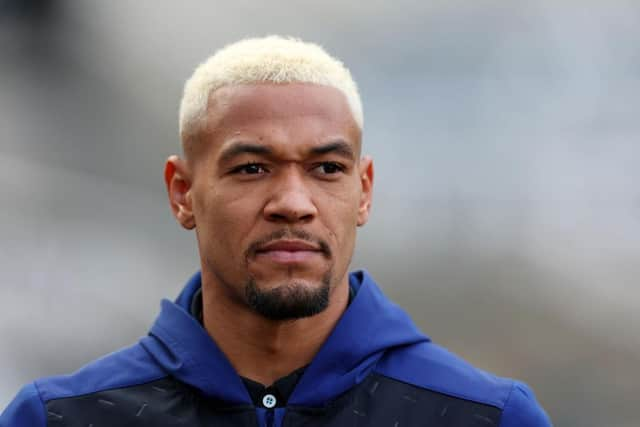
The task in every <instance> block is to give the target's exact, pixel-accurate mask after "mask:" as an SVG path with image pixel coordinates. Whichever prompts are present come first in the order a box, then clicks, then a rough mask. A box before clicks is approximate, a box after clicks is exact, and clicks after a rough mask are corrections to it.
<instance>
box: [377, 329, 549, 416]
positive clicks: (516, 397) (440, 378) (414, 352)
mask: <svg viewBox="0 0 640 427" xmlns="http://www.w3.org/2000/svg"><path fill="white" fill-rule="evenodd" d="M375 371H376V372H377V373H379V374H381V375H384V376H386V377H389V378H393V379H395V380H397V381H402V382H404V383H408V384H411V385H413V386H416V387H419V388H423V389H427V390H430V391H434V392H437V393H441V394H444V395H447V396H451V397H454V398H458V399H464V400H467V401H471V402H476V403H480V404H484V405H489V406H493V407H495V408H498V409H499V410H500V411H501V412H502V415H501V417H500V418H501V423H500V426H501V427H512V426H522V427H546V426H551V423H550V422H549V420H548V418H547V416H546V414H545V413H544V410H543V409H542V408H541V407H540V405H539V404H538V402H537V401H536V399H535V396H534V394H533V392H532V391H531V389H530V388H529V387H528V386H527V385H525V384H523V383H521V382H518V381H515V380H512V379H510V378H503V377H499V376H496V375H493V374H491V373H489V372H486V371H483V370H482V369H479V368H476V367H475V366H473V365H471V364H470V363H469V362H467V361H465V360H464V359H462V358H461V357H459V356H457V355H456V354H454V353H452V352H450V351H448V350H447V349H445V348H443V347H441V346H439V345H437V344H435V343H433V342H430V341H429V342H422V343H418V344H415V345H410V346H405V347H399V348H394V349H391V350H389V351H388V352H387V353H386V354H385V355H384V356H383V358H382V359H381V360H380V362H379V363H378V365H377V366H376V369H375Z"/></svg>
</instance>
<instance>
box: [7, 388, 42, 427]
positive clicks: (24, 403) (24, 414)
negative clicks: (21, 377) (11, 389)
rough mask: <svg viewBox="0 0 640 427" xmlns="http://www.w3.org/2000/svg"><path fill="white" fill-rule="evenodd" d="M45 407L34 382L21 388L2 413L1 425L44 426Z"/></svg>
mask: <svg viewBox="0 0 640 427" xmlns="http://www.w3.org/2000/svg"><path fill="white" fill-rule="evenodd" d="M45 425H46V415H45V408H44V405H43V403H42V400H41V399H40V394H39V393H38V389H37V388H36V385H35V384H34V383H31V384H28V385H26V386H24V387H23V388H22V390H20V392H19V393H18V394H17V395H16V397H15V398H14V399H13V401H11V403H9V406H7V408H6V409H5V410H4V412H2V414H0V427H44V426H45Z"/></svg>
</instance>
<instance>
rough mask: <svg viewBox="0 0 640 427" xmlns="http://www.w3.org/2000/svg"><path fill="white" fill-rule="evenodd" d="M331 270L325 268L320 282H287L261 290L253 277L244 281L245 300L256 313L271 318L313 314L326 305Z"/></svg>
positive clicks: (278, 318) (293, 318)
mask: <svg viewBox="0 0 640 427" xmlns="http://www.w3.org/2000/svg"><path fill="white" fill-rule="evenodd" d="M331 277H332V272H331V270H329V271H327V272H326V273H325V274H324V276H323V277H322V280H321V282H320V285H319V286H313V287H311V286H308V285H305V284H304V283H296V282H293V283H286V284H282V285H280V286H276V287H275V288H272V289H268V290H262V289H260V288H259V286H258V285H257V283H256V281H255V279H254V278H249V280H248V281H247V283H246V284H245V287H244V291H245V302H246V303H247V305H248V306H249V307H250V308H251V309H252V310H254V311H255V312H256V313H258V314H260V315H262V316H264V317H266V318H267V319H270V320H295V319H301V318H304V317H310V316H314V315H316V314H319V313H321V312H323V311H324V310H325V309H326V308H327V307H328V306H329V294H330V291H331Z"/></svg>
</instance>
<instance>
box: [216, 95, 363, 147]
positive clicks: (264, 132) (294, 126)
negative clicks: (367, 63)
mask: <svg viewBox="0 0 640 427" xmlns="http://www.w3.org/2000/svg"><path fill="white" fill-rule="evenodd" d="M206 135H207V136H208V138H207V139H213V140H214V141H215V142H224V141H225V140H227V139H229V138H231V137H249V138H251V139H259V140H260V141H263V142H278V141H291V139H292V138H294V139H296V141H300V142H313V141H316V140H317V141H318V142H319V143H320V142H322V140H324V139H327V138H341V139H344V140H345V141H347V142H349V143H353V144H354V147H355V148H356V149H358V150H359V144H360V130H359V128H358V126H357V124H356V122H355V120H354V118H353V114H352V112H351V109H350V108H349V105H348V103H347V100H346V97H345V96H344V94H343V93H342V92H340V91H339V90H338V89H335V88H333V87H329V86H321V85H315V84H309V83H287V84H275V83H258V84H243V85H234V86H226V87H222V88H220V89H218V90H216V91H215V92H213V93H212V94H211V96H210V99H209V105H208V108H207V124H206ZM215 145H219V144H215Z"/></svg>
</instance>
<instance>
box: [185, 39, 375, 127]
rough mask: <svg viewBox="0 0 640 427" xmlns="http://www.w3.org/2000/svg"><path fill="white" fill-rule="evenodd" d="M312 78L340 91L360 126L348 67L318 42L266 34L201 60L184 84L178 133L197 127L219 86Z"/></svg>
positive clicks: (308, 80) (358, 105)
mask: <svg viewBox="0 0 640 427" xmlns="http://www.w3.org/2000/svg"><path fill="white" fill-rule="evenodd" d="M259 82H272V83H313V84H319V85H324V86H331V87H334V88H336V89H338V90H339V91H341V92H342V93H343V94H344V95H345V97H346V99H347V102H348V104H349V107H350V109H351V112H352V114H353V118H354V119H355V121H356V123H357V124H358V127H359V128H360V129H361V130H362V126H363V122H364V118H363V113H362V102H361V101H360V95H359V94H358V88H357V86H356V83H355V82H354V81H353V79H352V78H351V73H350V72H349V70H348V69H347V68H346V67H345V66H344V65H343V64H342V62H340V61H339V60H337V59H336V58H334V57H332V56H331V55H329V54H328V53H327V52H326V51H325V50H324V49H323V48H322V47H320V46H319V45H317V44H314V43H307V42H303V41H302V40H299V39H294V38H288V37H281V36H267V37H262V38H250V39H244V40H240V41H238V42H236V43H233V44H230V45H228V46H225V47H224V48H222V49H220V50H219V51H217V52H216V53H215V54H214V55H213V56H211V57H209V59H207V60H206V61H205V62H203V63H202V64H200V65H199V66H198V67H197V68H196V69H195V71H194V73H193V75H192V76H191V78H189V80H187V82H186V83H185V85H184V92H183V95H182V101H181V103H180V136H181V137H182V138H183V139H184V138H185V137H186V136H188V135H192V134H194V133H195V132H197V131H198V129H199V125H201V122H202V121H204V119H205V117H206V111H207V106H208V102H209V96H210V95H211V93H213V91H215V90H216V89H219V88H221V87H223V86H230V85H236V84H246V83H259Z"/></svg>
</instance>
